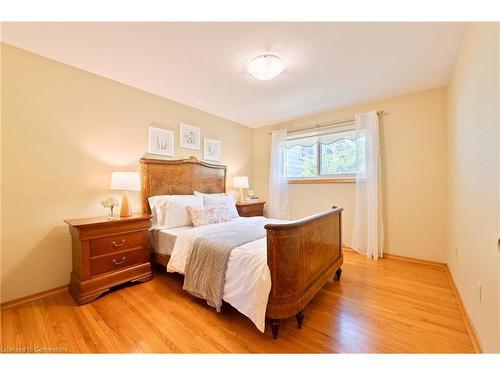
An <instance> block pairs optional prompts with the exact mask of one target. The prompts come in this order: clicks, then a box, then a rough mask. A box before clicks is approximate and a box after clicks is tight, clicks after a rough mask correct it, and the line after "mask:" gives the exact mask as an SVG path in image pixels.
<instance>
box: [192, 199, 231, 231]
mask: <svg viewBox="0 0 500 375" xmlns="http://www.w3.org/2000/svg"><path fill="white" fill-rule="evenodd" d="M186 210H187V212H188V213H189V216H190V218H191V220H192V222H193V226H195V227H198V226H200V225H208V224H216V223H224V222H226V221H231V215H229V210H228V208H227V205H226V204H219V205H215V206H188V207H187V208H186Z"/></svg>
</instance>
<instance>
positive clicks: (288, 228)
mask: <svg viewBox="0 0 500 375" xmlns="http://www.w3.org/2000/svg"><path fill="white" fill-rule="evenodd" d="M341 214H342V208H339V207H333V208H332V209H331V210H330V211H326V212H323V213H320V214H317V215H313V216H309V217H306V218H304V219H301V220H297V221H294V222H291V223H286V224H267V225H266V226H265V228H266V230H267V264H268V266H269V269H270V270H271V283H272V286H271V292H270V294H269V302H268V305H267V312H266V316H267V317H268V318H269V319H270V323H271V328H272V329H273V336H274V337H275V338H276V337H277V336H278V330H279V319H285V318H289V317H291V316H294V315H295V316H296V317H297V324H298V326H299V328H300V327H301V326H302V320H303V319H304V314H303V310H304V308H305V307H306V305H307V304H308V303H309V301H310V300H311V299H312V298H313V297H314V296H315V295H316V293H318V291H319V290H320V289H321V288H322V287H323V286H324V285H325V283H326V282H327V281H328V280H330V279H333V277H334V274H335V273H336V272H337V277H340V273H341V269H340V267H341V266H342V262H343V256H342V236H341V225H342V219H341Z"/></svg>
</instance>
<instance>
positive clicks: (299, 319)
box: [295, 311, 304, 328]
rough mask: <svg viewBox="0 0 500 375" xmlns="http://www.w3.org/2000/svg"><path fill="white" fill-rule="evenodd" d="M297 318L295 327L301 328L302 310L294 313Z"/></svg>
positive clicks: (302, 321)
mask: <svg viewBox="0 0 500 375" xmlns="http://www.w3.org/2000/svg"><path fill="white" fill-rule="evenodd" d="M295 318H296V319H297V328H302V323H304V311H300V312H298V313H297V315H295Z"/></svg>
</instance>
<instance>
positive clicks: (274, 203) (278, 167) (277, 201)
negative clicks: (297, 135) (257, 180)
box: [267, 130, 289, 219]
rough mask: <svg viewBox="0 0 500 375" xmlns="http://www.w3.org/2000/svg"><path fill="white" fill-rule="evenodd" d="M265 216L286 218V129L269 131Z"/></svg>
mask: <svg viewBox="0 0 500 375" xmlns="http://www.w3.org/2000/svg"><path fill="white" fill-rule="evenodd" d="M268 201H269V202H268V205H267V216H269V217H271V218H273V219H288V214H289V213H288V181H287V178H286V130H276V131H273V132H272V133H271V167H270V170H269V198H268Z"/></svg>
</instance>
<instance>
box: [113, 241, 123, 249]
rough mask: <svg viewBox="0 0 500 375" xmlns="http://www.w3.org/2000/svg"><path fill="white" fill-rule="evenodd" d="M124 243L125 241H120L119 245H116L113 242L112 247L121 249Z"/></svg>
mask: <svg viewBox="0 0 500 375" xmlns="http://www.w3.org/2000/svg"><path fill="white" fill-rule="evenodd" d="M124 243H125V240H122V242H121V243H116V242H115V241H113V246H114V247H122V246H123V244H124Z"/></svg>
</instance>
